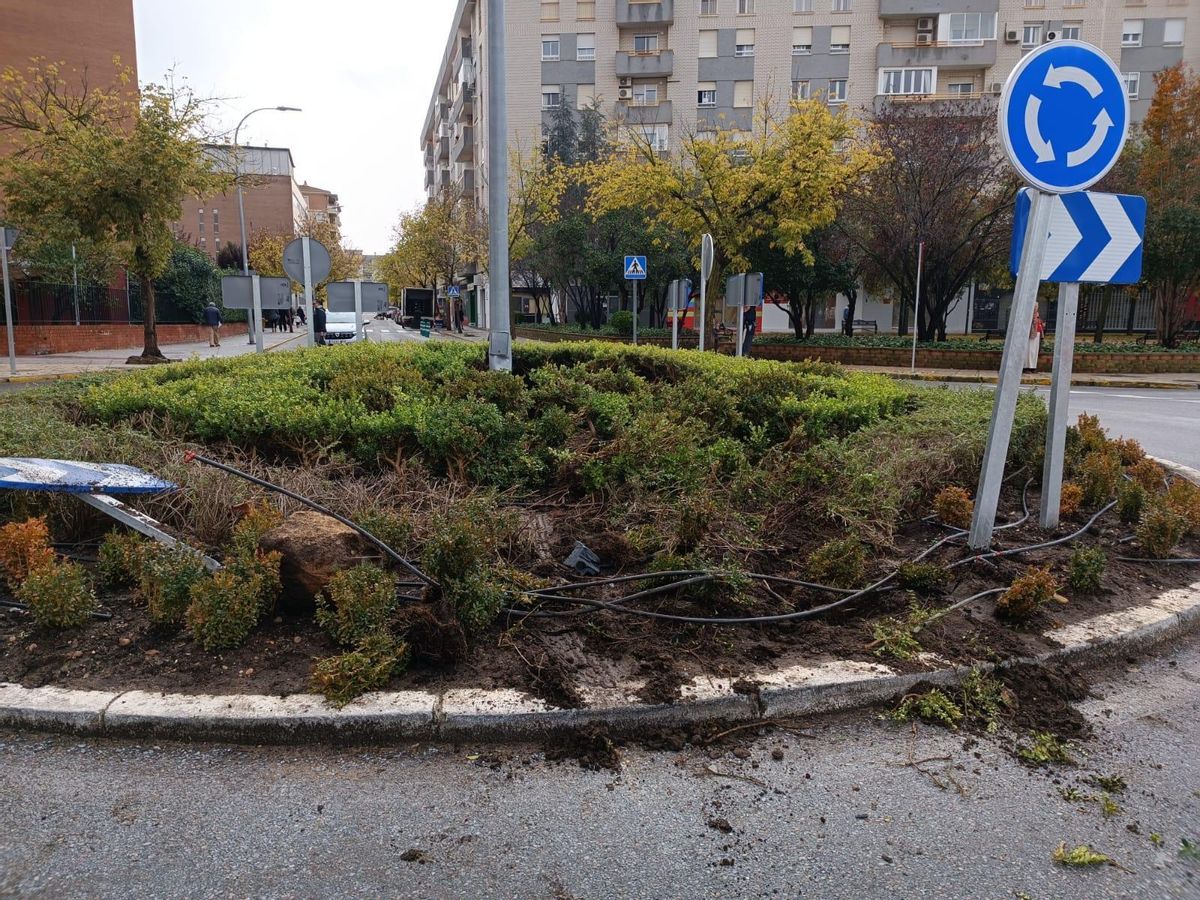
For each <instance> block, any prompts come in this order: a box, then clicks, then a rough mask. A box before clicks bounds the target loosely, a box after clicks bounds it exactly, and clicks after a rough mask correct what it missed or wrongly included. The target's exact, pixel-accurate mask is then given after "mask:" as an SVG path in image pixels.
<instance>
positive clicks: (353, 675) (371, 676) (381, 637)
mask: <svg viewBox="0 0 1200 900" xmlns="http://www.w3.org/2000/svg"><path fill="white" fill-rule="evenodd" d="M407 661H408V645H407V644H405V643H404V642H403V641H397V640H396V639H395V638H393V637H392V636H391V635H388V634H384V633H382V632H376V633H374V634H372V635H371V636H370V637H368V638H366V639H365V640H364V641H362V642H361V643H360V644H359V645H358V646H357V647H355V649H353V650H348V651H347V652H345V653H340V654H338V655H337V656H329V657H326V658H325V659H321V660H317V662H316V664H315V665H314V666H313V674H312V686H313V690H315V691H316V692H317V693H319V694H323V695H324V696H325V699H326V700H328V701H329V702H330V703H331V704H333V705H334V706H338V707H341V706H345V705H346V704H347V703H349V702H350V701H351V700H353V699H354V698H355V697H359V696H362V695H363V694H365V693H368V692H369V691H378V690H382V689H383V688H385V687H387V684H388V682H389V681H391V679H392V677H393V676H395V675H396V674H397V673H398V672H400V671H401V670H402V669H403V667H404V665H405V663H406V662H407Z"/></svg>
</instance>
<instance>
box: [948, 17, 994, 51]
mask: <svg viewBox="0 0 1200 900" xmlns="http://www.w3.org/2000/svg"><path fill="white" fill-rule="evenodd" d="M995 39H996V14H995V13H951V14H950V43H952V44H979V43H982V42H983V41H994V40H995Z"/></svg>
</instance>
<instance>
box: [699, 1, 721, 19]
mask: <svg viewBox="0 0 1200 900" xmlns="http://www.w3.org/2000/svg"><path fill="white" fill-rule="evenodd" d="M716 14H717V0H700V15H702V16H715V15H716Z"/></svg>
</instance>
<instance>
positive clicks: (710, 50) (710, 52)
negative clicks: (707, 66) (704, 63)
mask: <svg viewBox="0 0 1200 900" xmlns="http://www.w3.org/2000/svg"><path fill="white" fill-rule="evenodd" d="M716 55H717V32H716V31H702V32H700V58H701V59H714V58H716Z"/></svg>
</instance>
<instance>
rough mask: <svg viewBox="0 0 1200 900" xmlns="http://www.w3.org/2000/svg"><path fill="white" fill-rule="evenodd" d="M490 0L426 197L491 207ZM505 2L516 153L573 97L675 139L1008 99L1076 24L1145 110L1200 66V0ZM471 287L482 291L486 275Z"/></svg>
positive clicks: (463, 29)
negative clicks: (886, 107) (813, 106)
mask: <svg viewBox="0 0 1200 900" xmlns="http://www.w3.org/2000/svg"><path fill="white" fill-rule="evenodd" d="M486 5H487V4H486V2H485V0H459V2H458V8H457V11H456V15H455V18H454V25H453V27H452V28H451V32H450V35H449V38H448V41H447V46H446V51H445V54H444V57H443V60H442V65H441V69H440V72H439V75H438V80H437V83H436V85H435V87H434V92H433V96H432V97H431V99H430V105H429V111H428V114H427V116H426V119H425V122H424V125H423V128H422V131H421V148H422V150H423V151H424V154H425V188H426V190H427V192H428V195H429V196H430V197H434V196H438V195H439V194H440V193H441V192H442V191H446V190H452V191H457V192H461V193H465V194H468V195H471V196H473V197H474V199H475V201H476V202H477V203H478V204H479V205H480V206H481V207H485V206H486V202H487V196H486V177H485V173H486V171H487V168H486V166H487V159H488V154H489V152H490V150H491V148H489V147H488V146H487V141H486V134H487V119H486V116H487V110H486V105H485V104H484V103H482V102H481V99H482V98H484V97H486V79H487V64H486V63H487V60H486V53H487V47H486V46H485V42H484V40H483V36H484V35H485V34H486ZM505 11H506V23H505V34H506V68H507V76H508V77H507V81H508V84H507V88H506V90H507V99H508V144H509V148H508V150H509V152H510V153H527V152H528V151H529V149H531V148H532V147H534V146H536V145H538V144H539V143H540V142H541V140H542V135H543V127H544V126H545V125H546V124H548V123H549V120H550V117H551V115H552V114H553V112H554V110H555V109H556V108H558V107H559V106H561V105H564V104H565V105H568V106H569V107H571V108H573V109H581V108H584V107H587V106H589V105H590V104H592V103H598V104H599V106H600V107H601V109H602V110H603V111H604V113H605V114H606V116H607V117H608V118H609V119H610V120H612V121H618V122H622V123H625V125H626V126H627V127H629V128H633V129H638V130H639V131H640V132H641V133H642V134H643V135H645V137H646V138H648V139H649V140H650V141H651V142H652V143H653V144H654V145H655V146H658V147H660V148H661V149H662V150H664V151H666V150H670V149H671V148H673V147H676V146H678V143H679V139H680V137H681V136H682V135H685V134H689V133H696V132H703V131H705V130H711V129H717V128H721V129H726V128H732V129H739V130H749V129H751V128H752V127H753V122H754V118H755V115H754V111H755V108H756V107H757V106H760V105H761V104H762V103H764V102H769V103H771V104H772V105H774V106H777V108H779V109H780V110H783V109H785V108H786V104H787V103H788V102H789V100H790V99H792V98H797V99H808V98H815V99H821V100H823V101H824V102H826V103H829V104H830V105H832V106H835V107H839V108H845V109H848V110H850V111H851V112H853V113H854V114H857V115H865V116H869V115H871V114H872V112H873V111H874V110H876V109H877V108H879V106H880V105H881V104H883V103H888V102H907V103H930V102H934V101H943V100H946V99H953V98H959V99H976V98H986V97H996V96H998V95H999V94H1000V91H1001V88H1002V86H1003V84H1004V81H1005V79H1006V78H1007V76H1008V74H1009V72H1011V71H1012V69H1013V67H1014V66H1015V65H1016V64H1017V62H1018V61H1019V60H1020V59H1021V57H1022V55H1023V54H1025V53H1027V52H1029V50H1031V49H1033V48H1034V47H1036V46H1039V45H1040V44H1042V43H1045V42H1047V41H1052V40H1058V39H1066V38H1076V39H1080V40H1084V41H1087V42H1089V43H1092V44H1095V45H1097V46H1099V47H1101V48H1102V49H1103V50H1104V51H1105V52H1106V53H1107V54H1108V55H1109V56H1110V57H1112V59H1113V60H1115V61H1116V62H1117V64H1118V66H1119V67H1120V69H1121V71H1122V72H1123V73H1124V75H1125V78H1126V85H1127V90H1128V92H1129V96H1130V104H1131V111H1132V114H1133V118H1134V120H1135V121H1137V120H1140V119H1141V118H1143V117H1144V116H1145V114H1146V111H1147V109H1148V108H1149V105H1150V99H1151V97H1152V95H1153V90H1154V74H1155V73H1156V72H1158V71H1160V70H1162V69H1164V68H1167V67H1169V66H1171V65H1174V64H1175V63H1178V62H1181V61H1182V62H1185V63H1187V64H1189V65H1191V66H1192V67H1194V68H1200V0H508V2H507V3H506V5H505ZM467 286H468V288H473V289H475V290H476V291H478V292H480V299H482V290H483V277H482V276H479V275H476V276H472V277H471V278H470V280H469V282H468V285H467ZM478 305H479V307H480V309H481V310H485V309H486V304H482V303H480V304H478Z"/></svg>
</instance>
